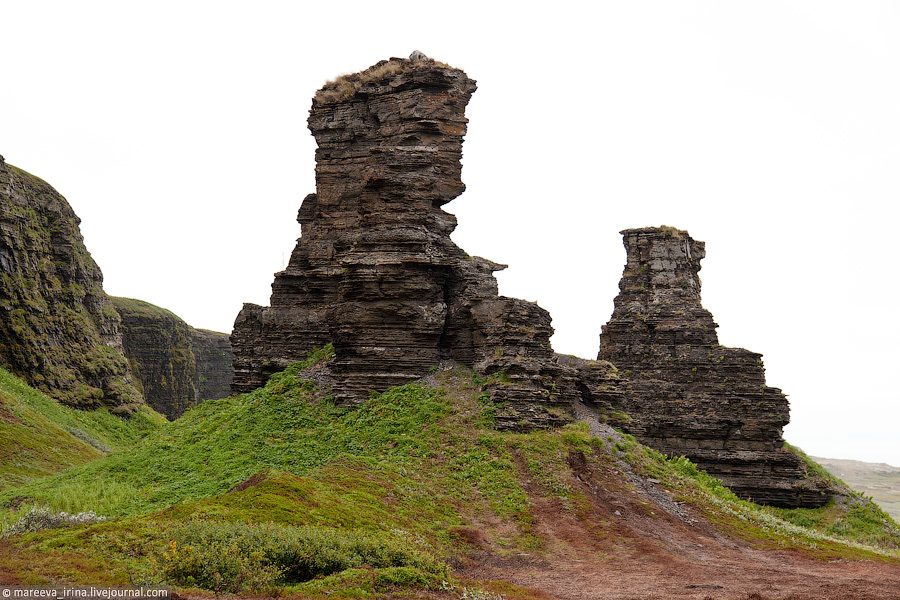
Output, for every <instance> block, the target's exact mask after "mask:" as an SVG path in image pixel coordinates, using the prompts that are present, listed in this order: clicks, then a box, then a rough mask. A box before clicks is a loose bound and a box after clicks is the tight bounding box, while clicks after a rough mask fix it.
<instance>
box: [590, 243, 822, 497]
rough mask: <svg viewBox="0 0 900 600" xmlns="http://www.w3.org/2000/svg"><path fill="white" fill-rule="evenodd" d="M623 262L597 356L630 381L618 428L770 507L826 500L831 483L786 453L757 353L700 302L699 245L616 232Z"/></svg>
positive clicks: (780, 420)
mask: <svg viewBox="0 0 900 600" xmlns="http://www.w3.org/2000/svg"><path fill="white" fill-rule="evenodd" d="M622 234H623V236H624V242H625V248H626V250H627V254H628V259H627V264H626V266H625V272H624V274H623V276H622V280H621V282H620V283H619V289H620V292H619V295H618V296H617V297H616V299H615V309H614V311H613V315H612V317H611V318H610V320H609V323H608V324H607V325H606V326H605V327H604V328H603V333H602V335H601V336H600V353H599V356H598V358H600V359H603V360H607V361H610V362H611V363H613V364H615V365H616V367H617V368H618V371H619V374H620V375H624V378H625V379H626V380H627V387H628V388H629V393H627V394H625V395H623V396H621V397H620V398H619V400H616V399H613V402H621V404H620V406H621V408H622V410H623V411H624V412H627V413H628V414H629V415H630V417H631V420H630V421H629V422H625V423H622V426H623V427H624V428H625V429H626V430H627V431H628V432H629V433H632V434H633V435H634V436H635V437H636V438H637V439H638V440H640V441H641V442H642V443H644V444H646V445H648V446H651V447H653V448H655V449H657V450H659V451H661V452H663V453H665V454H669V455H674V456H681V455H683V456H687V457H688V458H690V459H691V460H692V461H694V462H695V463H697V465H698V466H699V467H700V468H702V469H705V470H706V471H707V472H709V473H710V474H711V475H713V476H715V477H717V478H720V479H722V481H723V482H724V483H725V484H726V485H727V486H729V487H730V488H731V489H732V490H733V491H734V492H735V493H736V494H738V495H740V496H743V497H745V498H752V499H753V500H755V501H757V502H761V503H764V504H770V505H774V506H789V507H797V506H808V507H812V506H822V505H824V504H825V503H826V502H827V501H828V500H829V498H830V491H829V489H828V487H827V485H826V484H825V483H824V482H822V481H818V480H815V479H814V478H811V477H810V476H808V474H807V473H806V471H805V468H804V466H803V463H802V462H801V460H800V459H799V458H798V457H797V456H796V455H795V454H793V453H791V452H789V451H787V450H785V448H784V440H783V439H782V428H783V427H784V426H785V425H786V424H787V423H788V420H789V407H788V401H787V398H786V397H785V396H784V394H782V392H781V390H779V389H777V388H773V387H768V386H767V385H766V380H765V370H764V368H763V363H762V356H761V355H760V354H757V353H755V352H750V351H748V350H744V349H741V348H725V347H723V346H720V345H719V343H718V336H717V334H716V327H717V325H716V324H715V323H714V322H713V317H712V315H711V314H710V313H709V311H707V310H706V309H704V308H703V306H702V305H701V302H700V278H699V276H698V272H699V270H700V261H701V259H703V257H704V256H705V254H706V252H705V246H704V243H703V242H698V241H696V240H694V239H692V238H691V237H690V235H688V234H687V232H684V231H680V230H677V229H674V228H670V227H661V228H644V229H628V230H625V231H623V232H622Z"/></svg>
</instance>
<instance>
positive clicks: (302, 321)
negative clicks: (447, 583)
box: [231, 58, 568, 429]
mask: <svg viewBox="0 0 900 600" xmlns="http://www.w3.org/2000/svg"><path fill="white" fill-rule="evenodd" d="M474 91H475V81H473V80H472V79H470V78H469V77H468V76H467V75H466V74H465V73H464V72H463V71H461V70H459V69H454V68H451V67H448V66H447V65H444V64H441V63H438V62H436V61H433V60H431V59H418V60H406V59H396V58H392V59H391V60H389V61H381V62H379V63H378V64H376V65H374V66H372V67H370V68H369V69H366V70H365V71H362V72H361V73H357V74H354V75H350V76H345V77H342V78H340V79H338V80H337V81H335V82H332V83H329V84H326V85H325V87H323V88H322V89H321V90H319V91H318V93H317V94H316V97H315V98H314V100H313V105H312V109H311V110H310V116H309V128H310V130H311V131H312V134H313V135H314V136H315V138H316V142H317V144H318V149H317V150H316V193H315V194H310V195H309V196H307V197H306V199H305V200H304V201H303V204H302V205H301V207H300V211H299V214H298V217H297V220H298V221H299V222H300V224H301V238H300V240H299V241H298V243H297V246H296V248H295V249H294V252H293V253H292V255H291V260H290V263H289V264H288V266H287V268H286V269H285V270H284V271H282V272H280V273H277V274H276V275H275V281H274V283H273V284H272V297H271V306H270V307H260V306H256V305H251V304H247V305H245V306H244V308H243V310H242V311H241V312H240V314H239V315H238V317H237V320H236V321H235V328H234V333H233V334H232V338H231V340H232V346H233V348H234V354H235V378H234V386H233V390H234V391H236V392H243V391H248V390H251V389H253V388H255V387H259V386H260V385H262V384H263V383H265V380H266V379H267V377H268V376H269V375H270V374H272V373H273V372H275V371H278V370H281V369H283V368H284V367H285V366H286V365H287V364H288V363H289V362H291V361H295V360H299V359H301V358H303V357H304V356H305V354H306V352H307V351H308V350H310V349H312V348H315V347H319V346H322V345H324V344H325V343H328V342H332V343H333V344H334V347H335V354H336V360H335V362H334V364H333V366H332V371H333V373H334V374H335V376H336V377H338V378H339V380H340V381H339V385H335V388H334V394H335V397H336V399H337V400H338V401H339V402H356V401H360V400H364V399H366V398H367V397H368V395H369V393H370V391H383V390H385V389H387V388H388V387H390V386H393V385H397V384H401V383H406V382H409V381H411V380H414V379H417V378H419V377H421V376H423V375H424V374H426V373H427V372H428V369H429V368H430V367H433V366H435V365H436V364H438V363H439V362H440V361H441V360H445V359H452V360H456V361H460V362H463V363H464V364H467V365H469V366H472V367H474V368H476V369H477V370H479V371H480V372H482V373H485V374H490V373H493V372H495V371H500V370H503V371H504V372H505V373H506V374H507V376H508V382H504V384H503V385H497V386H495V388H492V390H491V394H492V396H495V397H496V399H497V400H501V399H502V400H504V401H506V404H507V408H506V409H504V410H505V411H506V412H504V411H500V417H499V418H498V421H499V422H500V424H501V426H504V427H507V428H513V429H529V428H532V427H536V426H545V425H547V424H553V423H559V422H564V421H566V420H567V419H568V417H567V416H566V415H565V414H563V412H562V411H560V410H557V409H554V410H549V409H550V408H551V407H553V406H555V405H556V404H558V403H559V402H561V400H560V398H559V394H558V393H556V392H555V389H556V386H555V385H553V381H552V378H553V377H554V376H556V375H558V372H559V367H558V365H556V364H555V362H554V357H553V352H552V350H551V349H550V344H549V337H550V334H551V333H552V328H551V327H550V316H549V314H548V313H547V312H546V311H544V310H543V309H541V308H540V307H538V306H537V305H535V304H532V303H528V302H524V301H522V300H516V299H512V298H502V297H499V296H498V295H497V282H496V279H495V278H494V277H493V275H492V273H493V272H494V271H497V270H499V269H502V268H505V267H504V265H499V264H496V263H493V262H491V261H489V260H485V259H483V258H478V257H471V256H469V255H468V254H466V253H465V252H464V251H463V250H461V249H460V248H459V247H457V246H456V244H454V243H453V241H452V240H451V239H450V233H451V232H452V231H453V230H454V228H455V227H456V218H455V217H454V216H453V215H451V214H448V213H446V212H445V211H444V210H443V209H442V207H443V206H444V205H445V204H446V203H448V202H450V201H451V200H453V199H454V198H456V197H457V196H458V195H459V194H461V193H462V192H463V190H465V186H464V185H463V183H462V180H461V171H462V165H461V162H460V159H461V157H462V142H463V136H464V135H465V133H466V124H467V122H468V121H467V119H466V117H465V108H466V105H467V104H468V102H469V99H470V97H471V95H472V93H473V92H474Z"/></svg>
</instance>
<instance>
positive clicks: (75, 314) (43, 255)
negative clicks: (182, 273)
mask: <svg viewBox="0 0 900 600" xmlns="http://www.w3.org/2000/svg"><path fill="white" fill-rule="evenodd" d="M79 223H80V220H79V218H78V217H77V216H76V215H75V213H74V212H73V211H72V208H71V207H70V206H69V204H68V203H67V202H66V200H65V198H63V197H62V196H60V195H59V193H58V192H57V191H56V190H54V189H53V188H52V187H51V186H49V185H48V184H47V183H45V182H44V181H42V180H40V179H38V178H37V177H34V176H33V175H30V174H28V173H26V172H24V171H22V170H21V169H17V168H16V167H13V166H12V165H7V164H6V163H5V162H4V160H3V158H2V157H0V363H2V364H3V366H4V367H6V368H7V369H9V370H10V371H12V372H13V373H15V374H16V375H18V376H20V377H22V378H23V379H25V380H26V381H28V383H30V384H31V385H32V386H34V387H36V388H38V389H39V390H41V391H42V392H44V393H46V394H47V395H48V396H50V397H52V398H54V399H56V400H58V401H60V402H62V403H64V404H67V405H70V406H73V407H77V408H97V407H100V406H107V407H110V408H112V409H113V410H115V411H117V412H129V411H130V410H132V409H133V408H134V407H135V406H137V405H138V404H140V403H142V402H143V400H142V398H141V394H140V392H138V390H137V389H136V388H135V386H134V385H133V380H132V377H131V372H130V370H129V367H128V362H127V361H126V360H125V357H124V356H123V348H122V336H121V332H120V319H119V315H118V314H117V313H116V311H115V309H114V308H113V306H112V303H111V302H110V300H109V298H108V297H107V296H106V294H105V293H104V292H103V288H102V282H103V275H102V274H101V273H100V269H99V268H98V267H97V265H96V263H94V261H93V260H92V259H91V256H90V254H89V253H88V251H87V249H86V248H85V247H84V242H83V238H82V236H81V232H80V230H79V228H78V225H79Z"/></svg>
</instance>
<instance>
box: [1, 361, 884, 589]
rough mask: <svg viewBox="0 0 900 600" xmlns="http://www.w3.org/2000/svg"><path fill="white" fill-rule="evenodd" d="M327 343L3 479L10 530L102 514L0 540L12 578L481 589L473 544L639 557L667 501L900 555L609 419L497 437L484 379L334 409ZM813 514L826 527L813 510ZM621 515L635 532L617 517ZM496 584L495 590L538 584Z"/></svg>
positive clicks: (727, 521)
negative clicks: (463, 567) (777, 506)
mask: <svg viewBox="0 0 900 600" xmlns="http://www.w3.org/2000/svg"><path fill="white" fill-rule="evenodd" d="M323 354H324V353H322V354H320V355H319V356H315V357H312V358H311V360H310V361H308V362H307V363H304V364H296V365H293V366H292V367H290V368H289V369H287V370H286V371H284V372H283V373H279V374H276V375H274V376H273V377H272V378H271V379H270V381H269V383H268V384H267V385H266V386H265V387H264V388H261V389H259V390H256V391H254V392H251V393H249V394H244V395H240V396H235V397H232V398H227V399H224V400H218V401H211V402H205V403H203V404H201V405H200V406H198V407H197V408H195V409H193V410H191V411H189V412H188V413H186V414H185V415H184V416H183V417H181V418H180V419H178V420H177V421H174V422H171V423H168V424H166V425H165V426H164V427H163V428H161V429H159V430H158V431H157V433H155V434H154V435H153V436H148V437H146V438H144V439H143V440H141V441H140V442H139V443H138V444H137V445H136V446H135V447H134V448H132V449H130V450H127V451H124V452H121V453H117V454H113V455H110V456H106V457H103V458H99V459H97V460H94V461H92V462H90V463H87V464H84V465H81V466H76V467H73V468H70V469H68V470H66V471H63V472H60V473H57V474H55V475H51V476H48V477H45V478H43V479H41V480H39V481H34V482H31V483H28V484H26V485H22V486H19V487H17V488H15V489H11V490H6V491H4V492H0V507H2V506H7V507H10V505H11V501H12V500H13V499H15V500H16V502H15V505H16V506H17V508H7V513H6V515H7V516H6V518H5V520H6V522H7V523H12V522H13V521H14V520H15V519H19V518H21V517H23V515H24V511H26V510H27V507H28V506H29V505H39V506H44V507H47V508H48V509H49V510H50V511H51V512H53V511H60V510H65V511H67V512H69V513H74V512H82V511H96V512H97V513H99V514H101V515H105V516H106V517H109V519H108V520H106V521H103V522H97V523H92V524H86V525H80V526H72V527H64V528H56V529H44V530H41V531H35V532H32V533H24V534H17V535H14V536H10V537H7V538H6V539H5V540H0V563H2V564H4V565H7V566H6V569H7V571H8V573H9V577H12V578H14V579H15V581H16V582H20V583H25V584H41V583H48V582H68V583H109V584H126V583H169V584H172V585H175V586H177V587H178V588H179V589H182V591H184V590H191V589H195V590H196V589H198V588H199V589H203V590H209V591H213V592H215V593H221V592H243V593H247V592H254V593H262V592H273V591H274V590H276V589H277V590H279V591H278V592H277V593H279V594H288V595H301V596H303V597H309V596H311V597H325V596H329V595H330V596H334V595H340V596H344V597H388V596H385V594H388V595H390V594H394V593H399V594H401V595H412V596H417V597H419V596H422V595H424V597H454V598H459V597H460V594H461V593H462V596H463V597H482V598H495V597H497V596H496V595H494V596H492V595H490V594H491V593H493V592H489V591H482V592H478V593H480V594H482V595H481V596H478V595H477V594H476V592H471V593H470V592H468V591H465V590H466V589H467V588H466V587H465V586H468V585H473V584H472V583H471V582H468V581H466V580H464V579H460V578H459V577H458V576H456V575H454V574H453V571H452V569H451V568H450V566H451V565H460V564H464V563H465V561H466V557H471V556H483V555H489V556H491V557H494V558H495V559H496V560H515V559H516V557H520V556H537V557H544V558H545V559H548V560H549V559H550V557H552V556H557V555H559V554H560V553H561V552H562V553H563V554H564V553H565V552H567V551H562V550H560V549H561V548H570V547H575V546H576V545H578V544H580V545H581V546H579V548H581V549H580V550H579V552H581V553H584V552H587V553H588V554H587V555H589V556H591V557H595V558H596V557H600V558H603V557H622V558H623V559H625V560H630V561H632V562H633V561H634V560H635V559H636V558H637V557H639V556H643V555H644V553H645V552H646V540H642V539H639V538H640V536H638V535H637V534H636V533H634V532H635V531H645V532H649V533H647V535H653V536H659V537H660V539H667V538H674V537H675V536H676V534H677V532H679V531H682V529H683V525H682V524H679V523H680V522H679V521H678V519H680V518H682V517H680V516H679V515H680V514H681V511H682V509H681V508H679V507H680V506H689V507H691V511H693V512H692V513H691V514H704V515H706V516H707V517H708V518H709V519H710V521H712V522H713V523H715V524H716V525H715V526H716V527H718V528H721V530H722V531H725V532H727V533H728V535H730V536H734V537H740V538H744V539H748V540H752V541H753V544H756V545H758V546H760V547H773V548H786V547H790V548H795V549H800V550H801V551H802V552H805V553H807V554H809V555H812V556H818V557H822V558H835V557H837V558H842V559H846V558H866V559H877V560H898V559H900V554H898V551H897V548H898V542H900V531H898V529H897V527H896V524H894V523H893V522H892V521H890V519H889V518H888V517H887V516H886V515H884V514H883V513H880V512H878V511H877V508H873V507H872V506H871V505H870V504H866V503H865V502H864V501H863V499H860V500H859V502H858V503H853V502H850V503H845V504H843V505H841V506H837V505H834V506H832V507H828V508H827V509H821V510H820V513H815V512H814V511H811V513H810V514H812V515H813V517H809V516H808V515H805V516H803V517H802V518H801V516H799V515H797V514H785V513H783V512H779V511H775V510H773V509H768V508H763V507H759V506H757V505H754V504H751V503H748V502H744V501H741V500H739V499H737V498H736V497H734V496H733V495H732V494H731V493H730V492H729V491H728V490H727V489H725V488H723V487H722V486H721V485H720V484H719V483H718V482H717V481H716V480H713V479H712V478H710V477H708V476H707V475H705V473H702V472H698V471H697V470H696V468H695V467H694V466H693V465H692V464H691V463H690V462H689V461H687V460H685V459H678V460H670V459H666V458H665V457H663V456H661V455H659V454H658V453H656V452H653V451H651V450H648V449H646V448H644V447H643V446H641V445H639V444H637V443H636V442H635V441H634V440H633V439H632V438H630V437H628V436H622V435H620V434H617V433H616V432H615V431H613V430H612V429H607V430H604V431H606V433H604V434H603V435H601V436H600V437H596V436H592V435H591V433H590V430H589V428H588V426H587V425H586V424H576V425H572V426H568V427H564V428H561V429H557V430H553V431H543V432H534V433H530V434H513V433H502V432H498V431H496V430H494V429H493V427H492V425H493V412H494V410H495V408H494V407H493V406H492V405H491V404H489V403H488V402H487V401H486V398H485V397H484V396H483V395H482V393H481V391H480V389H481V386H480V384H481V383H482V381H480V380H479V379H478V378H477V377H476V376H475V375H474V374H473V373H471V371H467V370H465V369H454V370H452V371H446V372H441V373H439V374H436V375H434V376H432V377H431V378H430V379H431V380H432V381H426V382H421V383H416V384H411V385H406V386H402V387H398V388H394V389H391V390H389V391H387V392H385V393H383V394H381V395H379V396H377V397H374V398H373V399H371V400H370V401H369V402H367V403H365V404H363V405H362V406H359V407H356V408H352V409H351V408H339V407H335V406H334V404H333V403H332V402H331V401H330V399H329V398H327V397H325V396H324V395H323V394H322V393H321V392H320V391H319V390H318V389H317V388H316V386H315V385H314V384H313V382H312V381H310V380H309V378H310V377H312V376H313V374H314V372H315V370H316V369H317V368H318V367H317V361H318V360H319V359H321V358H323V357H324V356H323ZM648 482H651V483H648ZM655 486H659V488H660V489H658V490H657V489H656V487H655ZM651 488H652V489H651ZM827 511H831V512H830V513H828V514H829V517H828V518H829V519H830V523H829V524H824V523H816V522H815V521H816V518H814V517H815V515H818V514H825V512H827ZM832 513H834V515H840V516H837V517H835V518H834V519H831V516H832ZM622 514H624V515H625V516H624V517H621V518H623V519H627V520H628V521H629V522H630V523H631V525H632V529H631V530H629V531H630V532H631V533H628V532H626V531H625V530H624V529H622V528H621V526H620V525H617V524H615V522H614V521H615V520H617V519H619V518H620V516H621V515H622ZM685 514H686V513H685ZM667 515H668V516H667ZM673 515H674V516H673ZM684 518H686V517H684ZM869 518H871V519H870V520H871V523H870V522H869V521H867V520H866V519H869ZM803 519H805V520H806V521H808V523H807V524H803V523H799V521H801V520H803ZM876 521H877V524H876ZM548 523H550V525H548ZM554 523H564V524H565V531H562V530H557V529H554V528H555V527H557V525H554ZM834 523H843V526H842V527H832V526H833V525H834ZM560 527H562V525H560ZM829 527H831V529H830V530H829ZM667 528H668V529H667ZM679 528H682V529H679ZM35 529H37V527H35ZM669 530H671V531H670V534H671V535H668V536H667V535H663V534H665V533H666V531H669ZM659 532H662V534H661V533H659ZM678 535H680V534H678ZM579 540H581V541H579ZM659 543H663V542H659ZM584 548H587V550H585V549H584ZM587 555H584V554H582V555H580V557H582V558H583V557H586V556H587ZM598 559H599V558H598ZM604 560H605V559H604ZM476 583H477V582H476ZM478 585H481V584H478ZM485 585H487V584H485ZM491 585H493V584H491ZM497 585H499V584H497ZM504 586H506V587H503V589H502V592H503V594H504V595H506V596H507V597H519V598H533V597H536V596H533V595H530V594H531V592H529V591H528V590H522V589H514V586H513V587H510V586H508V585H507V584H504ZM482 587H484V586H482ZM488 587H490V586H488ZM491 589H495V590H498V589H499V588H497V587H496V586H495V587H493V588H491ZM398 590H401V592H398ZM402 590H405V591H402ZM450 590H455V591H454V592H453V593H454V594H455V595H452V596H448V595H447V594H450ZM442 594H444V595H443V596H442ZM467 594H468V596H467ZM391 597H393V596H391Z"/></svg>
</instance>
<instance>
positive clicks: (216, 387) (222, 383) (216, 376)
mask: <svg viewBox="0 0 900 600" xmlns="http://www.w3.org/2000/svg"><path fill="white" fill-rule="evenodd" d="M191 350H192V351H193V353H194V364H195V365H196V366H197V369H196V371H194V387H195V388H196V389H197V400H196V401H197V402H203V401H204V400H218V399H219V398H227V397H228V395H229V394H231V380H232V379H233V378H234V366H233V362H234V353H233V352H232V351H231V342H230V341H229V340H228V334H226V333H219V332H218V331H209V330H206V329H194V330H193V331H192V332H191Z"/></svg>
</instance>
